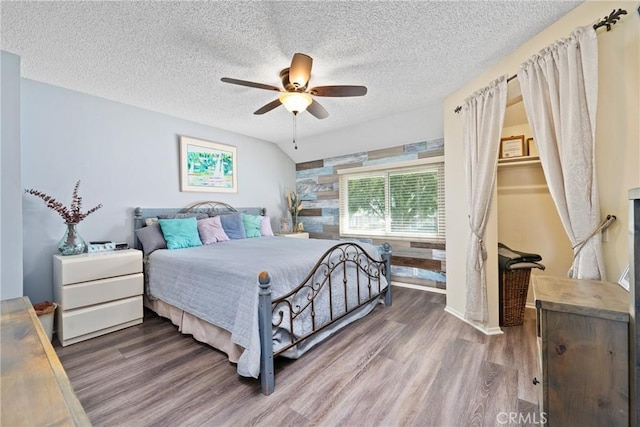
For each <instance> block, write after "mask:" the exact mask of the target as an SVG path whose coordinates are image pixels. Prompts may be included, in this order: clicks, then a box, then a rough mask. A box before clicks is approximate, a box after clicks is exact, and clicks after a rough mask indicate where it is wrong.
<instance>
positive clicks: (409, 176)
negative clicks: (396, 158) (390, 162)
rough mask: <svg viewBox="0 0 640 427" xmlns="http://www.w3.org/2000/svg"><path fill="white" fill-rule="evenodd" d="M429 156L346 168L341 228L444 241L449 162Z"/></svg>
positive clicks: (346, 232) (342, 180)
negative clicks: (420, 160)
mask: <svg viewBox="0 0 640 427" xmlns="http://www.w3.org/2000/svg"><path fill="white" fill-rule="evenodd" d="M430 161H431V163H428V164H422V165H418V166H405V167H397V168H393V169H390V168H388V166H387V168H386V169H384V170H381V169H377V170H372V169H371V168H370V167H364V168H358V170H357V171H355V172H354V170H353V169H344V170H343V171H341V172H343V173H342V174H341V176H340V234H341V235H352V236H386V237H411V238H424V239H429V240H435V241H444V240H445V227H444V163H443V162H442V160H441V158H437V162H433V160H432V159H430ZM363 169H365V170H364V171H363Z"/></svg>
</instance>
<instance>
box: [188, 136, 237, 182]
mask: <svg viewBox="0 0 640 427" xmlns="http://www.w3.org/2000/svg"><path fill="white" fill-rule="evenodd" d="M237 163H238V159H237V157H236V147H232V146H231V145H225V144H218V143H216V142H210V141H204V140H202V139H196V138H191V137H188V136H181V137H180V191H214V192H220V193H237V192H238V165H237Z"/></svg>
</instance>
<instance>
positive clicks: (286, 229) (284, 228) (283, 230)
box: [280, 218, 293, 234]
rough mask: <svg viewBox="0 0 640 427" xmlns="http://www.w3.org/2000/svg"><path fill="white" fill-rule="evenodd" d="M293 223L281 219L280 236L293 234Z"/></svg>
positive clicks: (286, 219)
mask: <svg viewBox="0 0 640 427" xmlns="http://www.w3.org/2000/svg"><path fill="white" fill-rule="evenodd" d="M291 227H292V225H291V221H289V219H288V218H280V234H287V233H292V232H293V230H292V229H291Z"/></svg>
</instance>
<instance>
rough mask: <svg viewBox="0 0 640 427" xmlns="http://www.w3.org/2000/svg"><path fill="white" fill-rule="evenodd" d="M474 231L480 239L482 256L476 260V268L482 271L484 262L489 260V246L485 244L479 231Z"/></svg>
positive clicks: (479, 244)
mask: <svg viewBox="0 0 640 427" xmlns="http://www.w3.org/2000/svg"><path fill="white" fill-rule="evenodd" d="M472 232H473V235H474V236H476V239H478V246H479V249H480V256H479V257H478V259H477V260H476V265H475V268H476V270H478V271H480V270H482V268H483V267H484V262H485V261H486V260H487V247H486V246H485V244H484V240H482V237H481V236H480V235H478V233H476V232H475V230H473V231H472Z"/></svg>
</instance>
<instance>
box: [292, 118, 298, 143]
mask: <svg viewBox="0 0 640 427" xmlns="http://www.w3.org/2000/svg"><path fill="white" fill-rule="evenodd" d="M297 117H298V112H297V111H294V112H293V147H294V149H296V150H297V149H298V143H297V142H296V133H298V125H297V122H296V118H297Z"/></svg>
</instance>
